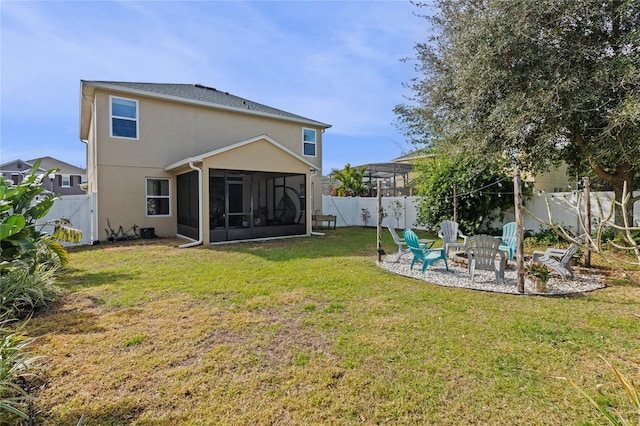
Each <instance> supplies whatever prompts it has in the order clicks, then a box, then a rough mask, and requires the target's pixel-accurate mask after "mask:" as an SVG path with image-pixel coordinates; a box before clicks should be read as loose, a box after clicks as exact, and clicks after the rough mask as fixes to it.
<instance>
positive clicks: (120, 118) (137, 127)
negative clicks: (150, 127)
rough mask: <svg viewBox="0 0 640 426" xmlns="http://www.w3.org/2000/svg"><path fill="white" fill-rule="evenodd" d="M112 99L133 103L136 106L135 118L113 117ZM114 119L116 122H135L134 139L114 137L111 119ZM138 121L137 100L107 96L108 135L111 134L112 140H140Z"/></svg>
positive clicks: (138, 107)
mask: <svg viewBox="0 0 640 426" xmlns="http://www.w3.org/2000/svg"><path fill="white" fill-rule="evenodd" d="M114 99H121V100H123V101H130V102H134V103H135V104H136V118H131V117H121V116H119V115H113V100H114ZM114 118H117V119H118V120H128V121H133V122H135V123H136V137H135V138H131V137H128V136H117V135H114V134H113V119H114ZM139 121H140V105H139V104H138V100H137V99H130V98H123V97H122V96H109V133H110V134H111V137H112V138H116V139H129V140H135V141H137V140H138V139H140V125H139Z"/></svg>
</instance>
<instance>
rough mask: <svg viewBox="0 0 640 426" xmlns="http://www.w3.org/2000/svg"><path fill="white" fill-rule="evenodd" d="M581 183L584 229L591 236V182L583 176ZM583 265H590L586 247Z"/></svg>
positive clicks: (588, 252)
mask: <svg viewBox="0 0 640 426" xmlns="http://www.w3.org/2000/svg"><path fill="white" fill-rule="evenodd" d="M582 184H583V185H584V209H585V218H584V221H585V226H586V227H587V229H585V231H586V233H587V235H588V236H589V237H591V183H590V182H589V177H588V176H585V177H583V178H582ZM586 243H587V247H589V245H590V239H589V238H587V240H586ZM584 266H586V267H587V268H590V267H591V250H589V249H588V248H587V250H586V251H585V253H584Z"/></svg>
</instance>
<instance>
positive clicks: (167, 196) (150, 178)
mask: <svg viewBox="0 0 640 426" xmlns="http://www.w3.org/2000/svg"><path fill="white" fill-rule="evenodd" d="M150 180H166V181H167V182H168V183H169V194H167V195H153V194H149V193H148V192H147V191H148V189H149V184H148V183H149V181H150ZM144 195H145V197H144V214H145V216H146V217H168V216H171V179H169V178H164V177H147V178H145V179H144ZM151 198H153V199H157V198H164V199H167V200H169V212H168V213H167V214H149V209H148V203H149V199H151Z"/></svg>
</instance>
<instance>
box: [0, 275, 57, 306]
mask: <svg viewBox="0 0 640 426" xmlns="http://www.w3.org/2000/svg"><path fill="white" fill-rule="evenodd" d="M55 270H56V269H55V268H51V267H50V266H48V265H46V264H37V265H36V266H35V267H34V268H32V269H31V268H29V269H28V268H24V267H16V268H11V269H8V270H6V271H5V273H3V274H0V315H2V316H8V317H17V318H22V317H24V316H26V315H28V314H30V313H31V312H32V311H34V310H36V309H38V308H42V307H44V306H46V305H47V304H49V303H50V302H52V301H54V300H56V299H57V296H58V293H57V291H56V287H55V285H54V273H55Z"/></svg>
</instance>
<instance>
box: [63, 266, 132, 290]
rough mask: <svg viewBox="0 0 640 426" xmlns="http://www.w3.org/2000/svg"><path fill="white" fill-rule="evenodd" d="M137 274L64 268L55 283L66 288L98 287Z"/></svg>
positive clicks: (128, 278)
mask: <svg viewBox="0 0 640 426" xmlns="http://www.w3.org/2000/svg"><path fill="white" fill-rule="evenodd" d="M138 275H139V274H131V273H122V272H108V271H106V272H85V271H83V270H81V269H77V268H66V269H64V270H63V271H62V272H61V273H60V275H59V277H58V281H57V285H58V286H59V287H61V288H64V289H67V290H74V289H78V288H90V287H98V286H101V285H105V284H112V283H114V282H116V281H128V280H132V279H134V278H135V277H136V276H138Z"/></svg>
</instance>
